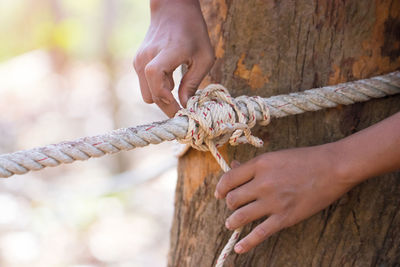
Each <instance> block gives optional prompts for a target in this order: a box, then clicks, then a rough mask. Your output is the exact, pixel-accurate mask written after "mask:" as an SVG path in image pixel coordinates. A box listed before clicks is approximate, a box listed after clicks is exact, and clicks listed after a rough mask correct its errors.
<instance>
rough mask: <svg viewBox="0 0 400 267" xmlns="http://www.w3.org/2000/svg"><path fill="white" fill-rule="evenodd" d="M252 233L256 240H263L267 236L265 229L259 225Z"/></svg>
mask: <svg viewBox="0 0 400 267" xmlns="http://www.w3.org/2000/svg"><path fill="white" fill-rule="evenodd" d="M254 235H255V236H256V238H257V239H258V240H264V239H265V238H266V237H267V231H266V229H264V227H263V226H261V225H260V226H258V227H256V229H254Z"/></svg>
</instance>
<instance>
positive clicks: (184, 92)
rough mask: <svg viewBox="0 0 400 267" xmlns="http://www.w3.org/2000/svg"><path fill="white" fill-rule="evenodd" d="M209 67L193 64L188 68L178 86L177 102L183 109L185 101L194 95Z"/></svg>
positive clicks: (209, 65) (207, 65) (198, 63)
mask: <svg viewBox="0 0 400 267" xmlns="http://www.w3.org/2000/svg"><path fill="white" fill-rule="evenodd" d="M196 63H197V64H196ZM211 66H212V64H201V63H200V62H193V63H192V65H191V66H190V67H189V69H188V71H187V72H186V74H185V75H184V76H183V78H182V80H181V84H180V85H179V93H178V94H179V101H180V102H181V105H182V106H183V107H185V108H186V103H187V101H188V100H189V98H190V97H192V96H193V95H194V94H195V93H196V91H197V89H198V87H199V85H200V83H201V81H202V80H203V78H204V76H206V74H207V72H208V71H209V70H210V68H211Z"/></svg>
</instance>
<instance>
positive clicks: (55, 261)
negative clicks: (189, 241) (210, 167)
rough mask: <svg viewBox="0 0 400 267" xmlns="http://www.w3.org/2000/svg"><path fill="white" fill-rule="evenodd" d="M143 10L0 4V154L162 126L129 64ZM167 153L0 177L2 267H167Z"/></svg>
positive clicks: (132, 3) (95, 4)
mask: <svg viewBox="0 0 400 267" xmlns="http://www.w3.org/2000/svg"><path fill="white" fill-rule="evenodd" d="M148 5H149V3H148V1H144V0H81V1H71V0H1V1H0V40H1V42H0V153H8V152H13V151H16V150H20V149H27V148H32V147H36V146H41V145H46V144H50V143H55V142H60V141H64V140H70V139H75V138H78V137H81V136H87V135H95V134H100V133H105V132H107V131H110V130H112V129H116V128H120V127H129V126H134V125H138V124H144V123H149V122H151V121H156V120H162V119H165V116H164V115H163V114H162V113H161V112H160V111H159V110H158V109H157V108H156V107H155V106H154V105H147V104H144V103H143V101H142V99H141V96H140V90H139V85H138V80H137V76H136V73H135V72H134V70H133V68H132V61H133V57H134V55H135V51H136V50H137V48H138V47H139V45H140V42H141V41H142V40H143V38H144V35H145V33H146V30H147V26H148V24H149V19H150V17H149V7H148ZM175 78H176V79H177V80H179V73H178V72H177V73H175ZM171 146H172V144H170V143H165V144H161V145H157V146H150V147H146V148H142V149H135V150H133V151H130V152H122V153H119V154H117V155H113V156H106V157H103V158H101V159H92V160H89V161H86V162H76V163H74V164H72V165H63V166H61V167H57V168H49V169H45V170H43V171H40V172H33V173H29V174H26V175H24V176H14V177H12V178H9V179H2V180H0V266H6V267H25V266H30V267H36V266H46V267H47V266H56V267H58V266H60V267H62V266H68V267H70V266H71V267H97V266H99V267H100V266H115V267H117V266H118V267H120V266H121V267H122V266H123V267H125V266H165V265H166V259H167V252H168V245H169V229H170V224H171V218H172V213H173V195H174V189H175V184H176V158H175V157H174V155H173V152H172V148H171Z"/></svg>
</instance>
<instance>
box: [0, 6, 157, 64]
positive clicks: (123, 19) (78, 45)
mask: <svg viewBox="0 0 400 267" xmlns="http://www.w3.org/2000/svg"><path fill="white" fill-rule="evenodd" d="M110 5H111V6H112V8H111V9H110V8H109V7H110ZM149 13H150V12H149V3H148V1H143V0H82V1H70V0H2V1H0V40H2V42H0V60H5V59H8V58H11V57H14V56H16V55H18V54H21V53H24V52H27V51H30V50H35V49H48V50H52V49H57V50H58V51H62V52H63V53H65V54H67V55H70V56H73V57H79V58H86V59H94V58H99V57H101V56H103V54H104V53H108V54H111V55H112V56H116V57H121V56H122V57H123V56H133V55H132V54H133V52H132V51H133V50H134V49H136V48H137V47H138V46H139V44H140V42H141V40H142V39H143V38H144V35H145V29H146V28H147V25H148V23H149Z"/></svg>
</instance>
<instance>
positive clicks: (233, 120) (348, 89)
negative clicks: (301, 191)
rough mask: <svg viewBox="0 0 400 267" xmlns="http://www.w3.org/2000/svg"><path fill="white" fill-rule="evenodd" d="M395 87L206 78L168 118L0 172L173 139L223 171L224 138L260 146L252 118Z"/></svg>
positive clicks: (395, 82)
mask: <svg viewBox="0 0 400 267" xmlns="http://www.w3.org/2000/svg"><path fill="white" fill-rule="evenodd" d="M398 93H400V71H396V72H392V73H389V74H386V75H382V76H377V77H374V78H370V79H364V80H358V81H355V82H348V83H342V84H338V85H335V86H326V87H321V88H316V89H311V90H306V91H304V92H299V93H291V94H287V95H278V96H272V97H270V98H260V97H257V96H253V97H249V96H240V97H237V98H232V97H231V96H230V95H229V92H228V91H227V90H226V89H225V88H224V87H223V86H221V85H215V84H212V85H209V86H208V87H207V88H206V89H204V90H200V91H198V92H197V93H196V95H195V96H193V97H192V98H190V99H189V101H188V107H187V108H186V109H182V110H180V111H179V112H178V113H177V114H176V116H175V117H174V118H172V119H169V120H165V121H162V122H155V123H152V124H148V125H142V126H137V127H130V128H123V129H118V130H115V131H112V132H110V133H108V134H104V135H98V136H92V137H84V138H80V139H78V140H75V141H71V142H62V143H59V144H53V145H48V146H44V147H39V148H34V149H30V150H23V151H18V152H14V153H10V154H4V155H0V177H10V176H12V175H14V174H24V173H27V172H29V171H34V170H41V169H43V168H45V167H54V166H58V165H60V164H62V163H72V162H74V161H75V160H87V159H89V158H91V157H101V156H104V155H105V154H113V153H116V152H119V151H121V150H131V149H134V148H136V147H143V146H147V145H149V144H158V143H161V142H163V141H171V140H174V139H176V140H178V141H179V142H181V143H185V144H190V145H191V146H192V147H194V148H196V149H199V150H202V151H207V150H209V151H210V152H211V154H212V155H213V156H214V158H215V159H216V160H217V162H218V163H219V165H220V166H221V168H222V170H223V171H224V172H227V171H229V169H230V168H229V166H228V164H227V163H226V162H225V160H224V159H223V158H222V156H221V155H220V154H219V152H218V149H217V147H218V146H220V145H222V144H224V143H226V142H228V141H229V143H230V144H231V145H237V144H240V143H249V144H252V145H254V146H256V147H260V146H262V145H263V143H262V141H261V140H260V139H258V138H257V137H255V136H253V135H251V131H250V129H251V128H252V127H253V126H254V125H255V124H256V122H258V123H259V124H261V125H267V124H268V123H269V121H270V118H271V117H275V118H280V117H285V116H288V115H295V114H300V113H304V112H306V111H316V110H320V109H324V108H332V107H336V106H338V105H350V104H353V103H356V102H364V101H367V100H370V99H372V98H380V97H385V96H388V95H394V94H398ZM240 233H241V229H236V230H235V231H234V233H233V235H232V236H231V238H230V239H229V241H228V243H227V244H226V246H225V247H224V249H223V250H222V252H221V254H220V256H219V258H218V260H217V264H216V266H218V267H219V266H223V263H224V262H225V259H226V257H227V256H228V255H229V253H230V252H231V250H232V248H233V246H234V245H235V243H236V241H237V240H238V239H239V236H240Z"/></svg>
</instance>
